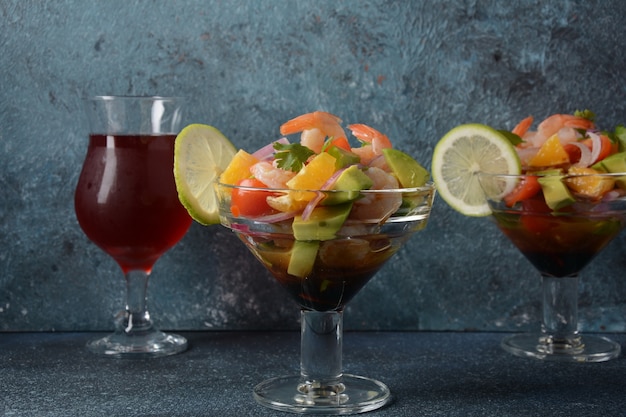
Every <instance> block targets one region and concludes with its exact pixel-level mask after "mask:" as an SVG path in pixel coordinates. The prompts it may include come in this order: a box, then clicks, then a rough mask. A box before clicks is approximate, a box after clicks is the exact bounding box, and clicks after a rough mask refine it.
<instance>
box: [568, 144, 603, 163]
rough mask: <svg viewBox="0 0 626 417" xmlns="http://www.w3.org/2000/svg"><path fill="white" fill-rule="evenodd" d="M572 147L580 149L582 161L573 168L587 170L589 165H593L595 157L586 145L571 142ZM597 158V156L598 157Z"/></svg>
mask: <svg viewBox="0 0 626 417" xmlns="http://www.w3.org/2000/svg"><path fill="white" fill-rule="evenodd" d="M570 145H574V146H576V147H577V148H578V149H580V159H579V160H578V162H576V163H575V164H574V165H573V166H575V167H578V168H587V167H588V166H589V165H591V164H592V163H593V156H592V154H591V151H590V150H589V148H588V147H587V146H586V145H583V144H582V143H580V142H571V143H570ZM596 158H597V155H596Z"/></svg>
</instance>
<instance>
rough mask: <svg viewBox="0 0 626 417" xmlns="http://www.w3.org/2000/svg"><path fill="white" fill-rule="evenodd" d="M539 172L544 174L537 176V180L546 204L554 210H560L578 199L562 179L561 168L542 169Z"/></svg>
mask: <svg viewBox="0 0 626 417" xmlns="http://www.w3.org/2000/svg"><path fill="white" fill-rule="evenodd" d="M539 174H542V176H541V177H539V178H537V181H538V182H539V185H540V186H541V190H542V191H543V197H544V199H545V200H546V204H547V205H548V207H550V208H551V209H552V210H560V209H562V208H563V207H567V206H569V205H570V204H572V203H574V202H575V201H576V199H575V198H574V196H573V195H572V193H570V191H569V189H568V188H567V186H566V185H565V184H564V183H563V181H561V180H562V179H563V175H562V173H561V170H559V169H554V170H548V171H542V172H540V173H539Z"/></svg>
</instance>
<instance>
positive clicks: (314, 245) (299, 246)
mask: <svg viewBox="0 0 626 417" xmlns="http://www.w3.org/2000/svg"><path fill="white" fill-rule="evenodd" d="M319 247H320V242H319V241H317V240H313V241H310V242H303V241H300V240H296V241H295V242H294V243H293V247H292V248H291V258H290V259H289V266H288V267H287V273H288V274H290V275H294V276H296V277H298V278H304V277H306V276H307V275H309V274H310V273H311V271H312V270H313V265H314V264H315V258H317V251H318V250H319Z"/></svg>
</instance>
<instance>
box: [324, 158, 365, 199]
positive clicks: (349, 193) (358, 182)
mask: <svg viewBox="0 0 626 417" xmlns="http://www.w3.org/2000/svg"><path fill="white" fill-rule="evenodd" d="M372 185H374V182H373V181H372V179H371V178H370V177H368V176H367V175H365V173H364V172H363V171H361V169H359V167H358V166H356V165H352V166H350V167H348V168H346V169H345V170H344V171H343V172H342V173H341V174H340V175H339V178H337V181H335V184H333V186H332V188H331V189H330V190H331V191H341V192H331V193H328V194H326V197H325V198H324V200H322V203H321V204H322V205H323V206H331V205H334V204H341V203H346V202H348V201H353V200H356V199H357V198H358V197H359V195H360V194H361V193H360V191H361V190H367V189H369V188H372Z"/></svg>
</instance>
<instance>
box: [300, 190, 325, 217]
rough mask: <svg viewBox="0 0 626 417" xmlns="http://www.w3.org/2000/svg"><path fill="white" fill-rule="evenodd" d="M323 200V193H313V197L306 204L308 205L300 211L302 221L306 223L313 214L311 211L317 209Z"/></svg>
mask: <svg viewBox="0 0 626 417" xmlns="http://www.w3.org/2000/svg"><path fill="white" fill-rule="evenodd" d="M323 199H324V193H322V192H320V191H316V192H315V197H314V198H313V199H312V200H311V201H309V202H308V204H307V205H306V206H305V207H304V210H302V220H304V221H307V220H309V217H311V213H313V209H314V208H315V207H317V205H318V204H319V202H320V201H322V200H323Z"/></svg>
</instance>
